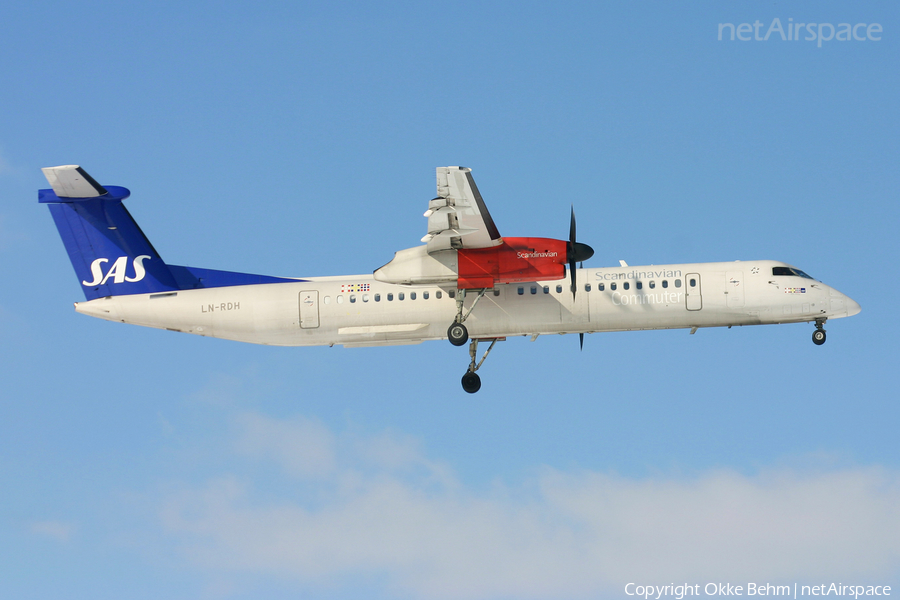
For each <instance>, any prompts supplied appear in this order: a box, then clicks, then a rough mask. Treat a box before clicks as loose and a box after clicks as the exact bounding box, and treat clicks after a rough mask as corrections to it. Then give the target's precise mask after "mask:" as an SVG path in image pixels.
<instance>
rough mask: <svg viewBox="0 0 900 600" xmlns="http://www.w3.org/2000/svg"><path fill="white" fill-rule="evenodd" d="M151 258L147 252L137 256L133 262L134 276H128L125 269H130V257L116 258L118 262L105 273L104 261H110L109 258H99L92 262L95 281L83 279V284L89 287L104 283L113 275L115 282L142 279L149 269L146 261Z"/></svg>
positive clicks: (131, 281)
mask: <svg viewBox="0 0 900 600" xmlns="http://www.w3.org/2000/svg"><path fill="white" fill-rule="evenodd" d="M148 258H150V256H149V255H147V254H141V255H140V256H138V257H136V258H135V259H134V261H133V262H132V266H133V268H134V277H127V276H126V273H125V271H126V270H127V269H128V257H127V256H120V257H119V258H117V259H116V262H114V263H113V264H112V266H111V267H110V268H109V270H108V271H107V272H106V273H104V272H103V267H102V265H103V263H108V262H109V259H108V258H98V259H96V260H95V261H94V262H92V263H91V275H92V276H93V277H94V280H93V281H82V282H81V283H82V285H86V286H88V287H93V286H95V285H104V284H105V283H106V282H107V280H108V279H109V278H110V277H112V280H113V283H122V282H123V281H127V282H129V283H133V282H135V281H140V280H141V279H143V278H144V276H145V275H146V274H147V270H146V269H144V261H145V260H147V259H148Z"/></svg>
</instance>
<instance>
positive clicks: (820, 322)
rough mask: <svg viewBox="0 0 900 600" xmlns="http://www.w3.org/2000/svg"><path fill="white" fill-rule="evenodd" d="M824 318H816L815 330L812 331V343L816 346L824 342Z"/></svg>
mask: <svg viewBox="0 0 900 600" xmlns="http://www.w3.org/2000/svg"><path fill="white" fill-rule="evenodd" d="M824 325H825V319H816V330H815V331H813V334H812V340H813V344H815V345H816V346H821V345H822V344H824V343H825V328H824V327H823V326H824Z"/></svg>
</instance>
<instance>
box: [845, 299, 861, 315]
mask: <svg viewBox="0 0 900 600" xmlns="http://www.w3.org/2000/svg"><path fill="white" fill-rule="evenodd" d="M844 306H846V307H847V316H848V317H852V316H853V315H855V314H858V313H859V311H861V310H862V307H861V306H860V305H859V303H858V302H857V301H856V300H854V299H852V298H850V297H849V296H844Z"/></svg>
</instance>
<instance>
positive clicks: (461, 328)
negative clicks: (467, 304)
mask: <svg viewBox="0 0 900 600" xmlns="http://www.w3.org/2000/svg"><path fill="white" fill-rule="evenodd" d="M447 337H448V338H450V343H451V344H453V345H454V346H462V345H463V344H465V343H466V342H468V341H469V331H468V330H467V329H466V326H465V325H463V324H462V323H454V324H453V325H451V326H450V329H448V330H447Z"/></svg>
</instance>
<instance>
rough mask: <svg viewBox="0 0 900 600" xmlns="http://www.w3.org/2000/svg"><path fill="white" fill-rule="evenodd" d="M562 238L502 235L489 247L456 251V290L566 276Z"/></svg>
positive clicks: (564, 242)
mask: <svg viewBox="0 0 900 600" xmlns="http://www.w3.org/2000/svg"><path fill="white" fill-rule="evenodd" d="M567 246H568V243H567V242H566V241H565V240H554V239H550V238H503V243H502V244H500V245H499V246H494V247H493V248H474V249H466V248H463V249H461V250H459V251H458V253H457V255H458V258H459V281H458V285H459V288H460V289H468V290H470V289H476V288H490V287H494V285H496V284H498V283H520V282H526V281H538V280H547V279H562V278H563V277H565V276H566V263H567Z"/></svg>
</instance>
